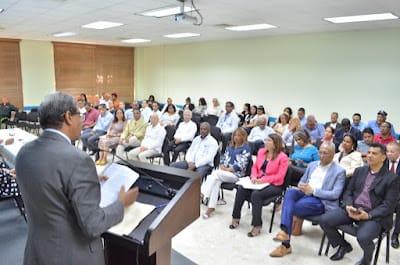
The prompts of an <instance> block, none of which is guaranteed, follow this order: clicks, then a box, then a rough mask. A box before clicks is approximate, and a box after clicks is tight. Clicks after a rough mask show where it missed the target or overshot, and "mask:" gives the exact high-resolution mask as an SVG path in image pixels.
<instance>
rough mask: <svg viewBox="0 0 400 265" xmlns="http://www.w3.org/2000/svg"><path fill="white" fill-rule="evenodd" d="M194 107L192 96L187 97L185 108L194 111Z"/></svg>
mask: <svg viewBox="0 0 400 265" xmlns="http://www.w3.org/2000/svg"><path fill="white" fill-rule="evenodd" d="M193 109H194V104H193V103H192V100H191V98H190V97H187V98H186V99H185V104H184V105H183V110H190V111H192V110H193Z"/></svg>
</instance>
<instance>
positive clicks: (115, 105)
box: [111, 92, 119, 110]
mask: <svg viewBox="0 0 400 265" xmlns="http://www.w3.org/2000/svg"><path fill="white" fill-rule="evenodd" d="M111 100H112V103H113V107H112V109H113V110H117V109H118V108H119V99H118V95H117V93H115V92H113V93H111Z"/></svg>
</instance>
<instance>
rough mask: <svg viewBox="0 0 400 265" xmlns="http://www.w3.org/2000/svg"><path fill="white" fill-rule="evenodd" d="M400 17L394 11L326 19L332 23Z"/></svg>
mask: <svg viewBox="0 0 400 265" xmlns="http://www.w3.org/2000/svg"><path fill="white" fill-rule="evenodd" d="M398 18H399V17H397V16H395V15H393V14H392V13H381V14H368V15H359V16H348V17H329V18H324V20H326V21H329V22H332V23H350V22H363V21H376V20H388V19H398Z"/></svg>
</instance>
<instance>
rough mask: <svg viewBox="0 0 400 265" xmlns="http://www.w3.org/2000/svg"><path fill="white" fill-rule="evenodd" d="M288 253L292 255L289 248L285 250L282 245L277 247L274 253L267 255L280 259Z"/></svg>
mask: <svg viewBox="0 0 400 265" xmlns="http://www.w3.org/2000/svg"><path fill="white" fill-rule="evenodd" d="M290 253H292V248H291V247H288V248H287V247H285V246H284V245H279V247H277V248H276V249H275V250H274V251H272V252H271V253H269V255H270V256H271V257H274V258H280V257H283V256H286V255H288V254H290Z"/></svg>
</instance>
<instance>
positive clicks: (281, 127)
mask: <svg viewBox="0 0 400 265" xmlns="http://www.w3.org/2000/svg"><path fill="white" fill-rule="evenodd" d="M273 129H274V131H275V132H276V133H277V134H279V135H281V136H282V135H283V134H284V133H285V132H286V131H287V130H288V129H289V114H287V113H285V112H284V113H282V114H281V115H279V117H278V120H277V122H276V123H275V124H274V127H273Z"/></svg>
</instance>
